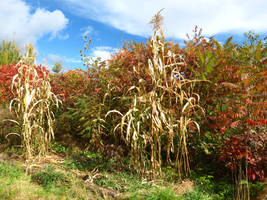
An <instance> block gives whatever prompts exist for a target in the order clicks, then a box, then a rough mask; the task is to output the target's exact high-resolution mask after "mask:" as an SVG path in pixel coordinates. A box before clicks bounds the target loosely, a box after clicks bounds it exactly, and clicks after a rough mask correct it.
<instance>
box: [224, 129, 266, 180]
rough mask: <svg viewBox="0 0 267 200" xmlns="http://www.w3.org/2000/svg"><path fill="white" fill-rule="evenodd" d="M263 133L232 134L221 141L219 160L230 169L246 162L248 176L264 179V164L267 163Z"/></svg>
mask: <svg viewBox="0 0 267 200" xmlns="http://www.w3.org/2000/svg"><path fill="white" fill-rule="evenodd" d="M266 142H267V137H266V135H265V134H255V133H245V134H242V135H233V136H231V137H230V138H229V139H227V140H225V141H224V143H223V149H222V152H221V157H220V160H222V161H224V162H226V166H227V167H228V168H230V169H231V170H232V171H235V170H237V167H238V166H239V165H240V164H241V163H242V162H244V161H245V162H246V163H247V164H248V166H247V167H248V169H247V170H248V178H249V179H251V180H255V179H256V178H257V179H259V180H263V179H264V166H266V164H267V149H266V147H265V144H266Z"/></svg>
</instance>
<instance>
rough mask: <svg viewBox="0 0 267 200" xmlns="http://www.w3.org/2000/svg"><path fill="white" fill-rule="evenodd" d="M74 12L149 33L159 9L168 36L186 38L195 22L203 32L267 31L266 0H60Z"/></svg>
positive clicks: (139, 32) (126, 29)
mask: <svg viewBox="0 0 267 200" xmlns="http://www.w3.org/2000/svg"><path fill="white" fill-rule="evenodd" d="M60 1H61V2H64V3H66V4H67V5H68V6H71V8H72V9H71V10H72V11H73V13H74V14H79V15H81V16H82V17H85V18H89V19H93V20H96V21H99V22H102V23H106V24H109V25H111V26H113V27H115V28H118V29H120V30H123V31H126V32H128V33H132V34H137V35H142V36H147V35H148V34H149V33H151V27H150V25H148V22H149V21H150V19H151V17H152V16H153V15H154V14H155V13H156V12H157V11H159V10H160V9H162V8H165V10H164V11H163V12H162V14H163V16H164V17H165V25H166V27H165V28H166V29H167V35H168V36H170V37H178V38H181V37H182V38H184V37H185V35H186V33H192V29H193V28H194V26H195V25H198V26H199V27H201V28H203V31H204V34H206V35H213V34H216V33H219V32H232V31H235V32H242V33H243V32H244V31H248V30H251V29H253V30H255V31H257V32H266V31H267V23H266V19H267V12H266V7H267V1H266V0H224V1H221V0H164V1H162V0H145V1H144V0H134V1H133V0H112V1H111V0H89V1H84V0H60Z"/></svg>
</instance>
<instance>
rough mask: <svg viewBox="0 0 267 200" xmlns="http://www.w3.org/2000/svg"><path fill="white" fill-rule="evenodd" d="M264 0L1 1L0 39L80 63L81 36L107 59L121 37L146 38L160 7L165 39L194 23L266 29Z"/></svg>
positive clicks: (206, 29)
mask: <svg viewBox="0 0 267 200" xmlns="http://www.w3.org/2000/svg"><path fill="white" fill-rule="evenodd" d="M266 7H267V1H266V0H224V1H221V0H164V1H163V0H0V26H1V30H0V40H15V41H16V43H17V44H18V45H19V46H20V47H23V46H24V45H25V44H26V43H32V44H34V45H35V47H36V50H37V52H38V59H37V62H38V63H42V64H45V65H47V66H48V67H49V66H50V67H51V66H52V65H53V63H54V62H56V61H59V62H62V64H63V66H64V68H65V70H67V69H71V68H79V67H82V62H81V59H80V49H82V48H83V35H84V34H87V35H88V36H89V37H90V38H92V43H91V48H90V51H89V54H90V56H92V57H98V56H100V57H102V58H103V59H106V58H108V57H109V55H110V53H112V52H114V51H116V50H117V49H119V48H120V47H121V46H122V45H123V41H125V40H126V41H132V40H135V41H137V42H140V41H145V39H146V38H148V37H149V36H150V34H151V27H150V26H149V24H148V22H149V21H150V19H151V17H152V16H153V15H154V14H155V13H156V12H157V11H159V10H160V9H161V8H165V9H164V11H163V12H162V14H163V16H164V24H165V26H164V30H165V33H166V35H167V37H169V38H173V39H174V40H176V41H183V40H184V39H185V36H186V34H187V33H189V34H190V33H192V29H193V28H194V25H198V26H199V27H201V28H203V33H204V34H205V35H206V36H207V37H208V36H213V35H215V38H216V37H217V39H218V40H220V41H222V42H223V40H225V38H227V37H228V36H229V35H234V37H235V38H236V40H239V41H240V40H242V39H243V36H242V35H243V33H244V32H247V31H249V30H254V31H255V32H257V33H260V34H261V35H262V36H266V33H267V23H266V21H267V12H266V10H265V9H264V8H266Z"/></svg>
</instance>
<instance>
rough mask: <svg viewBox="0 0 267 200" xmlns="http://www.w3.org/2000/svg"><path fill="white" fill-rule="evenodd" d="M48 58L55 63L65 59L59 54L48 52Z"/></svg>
mask: <svg viewBox="0 0 267 200" xmlns="http://www.w3.org/2000/svg"><path fill="white" fill-rule="evenodd" d="M47 60H48V61H50V62H53V63H55V62H60V63H63V62H64V60H65V59H64V58H63V57H61V56H59V55H56V54H48V55H47Z"/></svg>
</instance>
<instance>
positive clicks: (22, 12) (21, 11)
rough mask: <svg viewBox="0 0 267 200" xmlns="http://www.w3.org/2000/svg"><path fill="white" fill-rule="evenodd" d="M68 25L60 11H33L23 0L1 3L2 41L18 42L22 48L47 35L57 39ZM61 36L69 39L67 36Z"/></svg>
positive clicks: (0, 35)
mask: <svg viewBox="0 0 267 200" xmlns="http://www.w3.org/2000/svg"><path fill="white" fill-rule="evenodd" d="M67 23H68V19H67V18H66V17H65V16H64V14H63V13H62V12H61V11H60V10H54V11H52V12H51V11H48V10H45V9H42V8H37V9H36V10H31V8H30V6H29V5H27V4H26V3H25V2H24V1H22V0H1V1H0V27H1V31H0V40H16V42H17V44H18V45H20V46H23V45H24V44H25V43H33V44H34V43H35V42H36V41H37V40H38V39H40V38H41V37H42V36H44V35H46V34H50V35H51V38H55V37H57V36H58V34H60V31H61V30H62V29H64V28H65V27H66V25H67ZM59 36H60V37H62V38H67V36H66V35H59Z"/></svg>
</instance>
